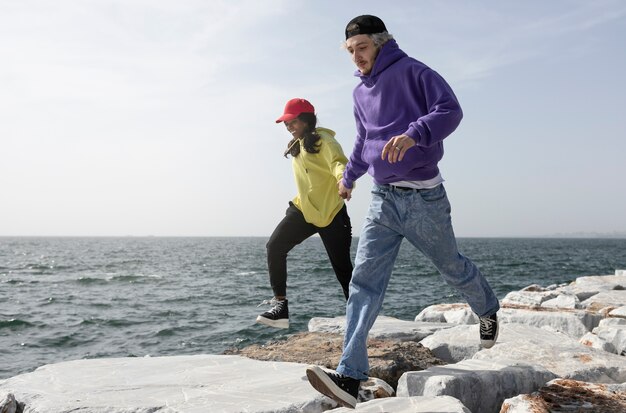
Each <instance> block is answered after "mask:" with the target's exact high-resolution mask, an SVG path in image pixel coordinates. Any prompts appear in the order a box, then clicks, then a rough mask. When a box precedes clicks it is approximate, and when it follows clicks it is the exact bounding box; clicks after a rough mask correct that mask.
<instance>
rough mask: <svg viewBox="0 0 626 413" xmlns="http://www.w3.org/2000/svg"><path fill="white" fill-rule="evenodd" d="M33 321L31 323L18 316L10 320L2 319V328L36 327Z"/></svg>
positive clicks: (0, 322)
mask: <svg viewBox="0 0 626 413" xmlns="http://www.w3.org/2000/svg"><path fill="white" fill-rule="evenodd" d="M34 326H35V325H34V324H33V323H30V322H28V321H26V320H20V319H18V318H11V319H9V320H0V329H1V328H23V327H34Z"/></svg>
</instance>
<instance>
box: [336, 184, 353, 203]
mask: <svg viewBox="0 0 626 413" xmlns="http://www.w3.org/2000/svg"><path fill="white" fill-rule="evenodd" d="M337 188H338V189H339V196H340V197H341V198H343V199H345V200H346V201H349V200H350V198H352V188H346V187H345V186H343V179H342V180H341V181H339V182H338V183H337Z"/></svg>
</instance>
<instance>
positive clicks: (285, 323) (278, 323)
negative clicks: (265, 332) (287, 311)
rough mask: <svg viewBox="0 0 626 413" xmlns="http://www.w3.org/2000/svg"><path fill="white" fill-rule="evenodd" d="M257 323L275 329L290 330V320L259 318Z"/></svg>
mask: <svg viewBox="0 0 626 413" xmlns="http://www.w3.org/2000/svg"><path fill="white" fill-rule="evenodd" d="M256 322H257V323H259V324H264V325H266V326H270V327H275V328H289V319H288V318H281V319H280V320H270V319H269V318H265V317H261V316H258V317H257V318H256Z"/></svg>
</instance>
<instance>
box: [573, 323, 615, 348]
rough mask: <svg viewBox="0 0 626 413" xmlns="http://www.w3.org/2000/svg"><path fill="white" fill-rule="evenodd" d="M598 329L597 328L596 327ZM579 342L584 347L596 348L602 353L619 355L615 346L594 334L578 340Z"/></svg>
mask: <svg viewBox="0 0 626 413" xmlns="http://www.w3.org/2000/svg"><path fill="white" fill-rule="evenodd" d="M596 328H597V327H596ZM578 342H579V343H580V344H582V345H584V346H587V347H592V348H596V349H598V350H602V351H608V352H609V353H613V354H617V350H616V349H615V346H614V345H613V344H612V343H610V342H608V341H606V340H605V339H603V338H600V337H598V336H597V335H595V334H593V333H587V334H585V335H584V336H582V337H581V338H580V340H578Z"/></svg>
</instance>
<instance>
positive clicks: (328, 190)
mask: <svg viewBox="0 0 626 413" xmlns="http://www.w3.org/2000/svg"><path fill="white" fill-rule="evenodd" d="M315 130H316V132H317V133H318V134H319V135H320V137H321V139H320V140H319V141H317V145H318V146H317V148H318V149H319V152H318V153H308V152H307V151H305V150H304V146H303V144H302V139H300V143H299V145H300V154H299V155H298V156H296V157H294V158H292V162H291V164H292V166H293V175H294V178H295V180H296V188H297V189H298V195H296V197H295V198H294V199H293V203H294V205H295V206H296V207H297V208H298V209H299V210H300V211H302V214H303V215H304V219H305V220H306V222H308V223H309V224H313V225H315V226H316V227H320V228H323V227H326V226H328V225H329V224H330V223H331V222H332V220H333V218H335V215H337V212H339V211H340V210H341V208H342V207H343V199H341V197H340V196H339V194H338V189H337V183H338V182H339V181H340V180H341V178H342V176H343V170H344V169H345V167H346V163H347V162H348V159H347V158H346V157H345V155H344V154H343V150H342V149H341V145H339V142H337V141H336V140H335V132H333V131H332V130H330V129H326V128H316V129H315Z"/></svg>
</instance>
